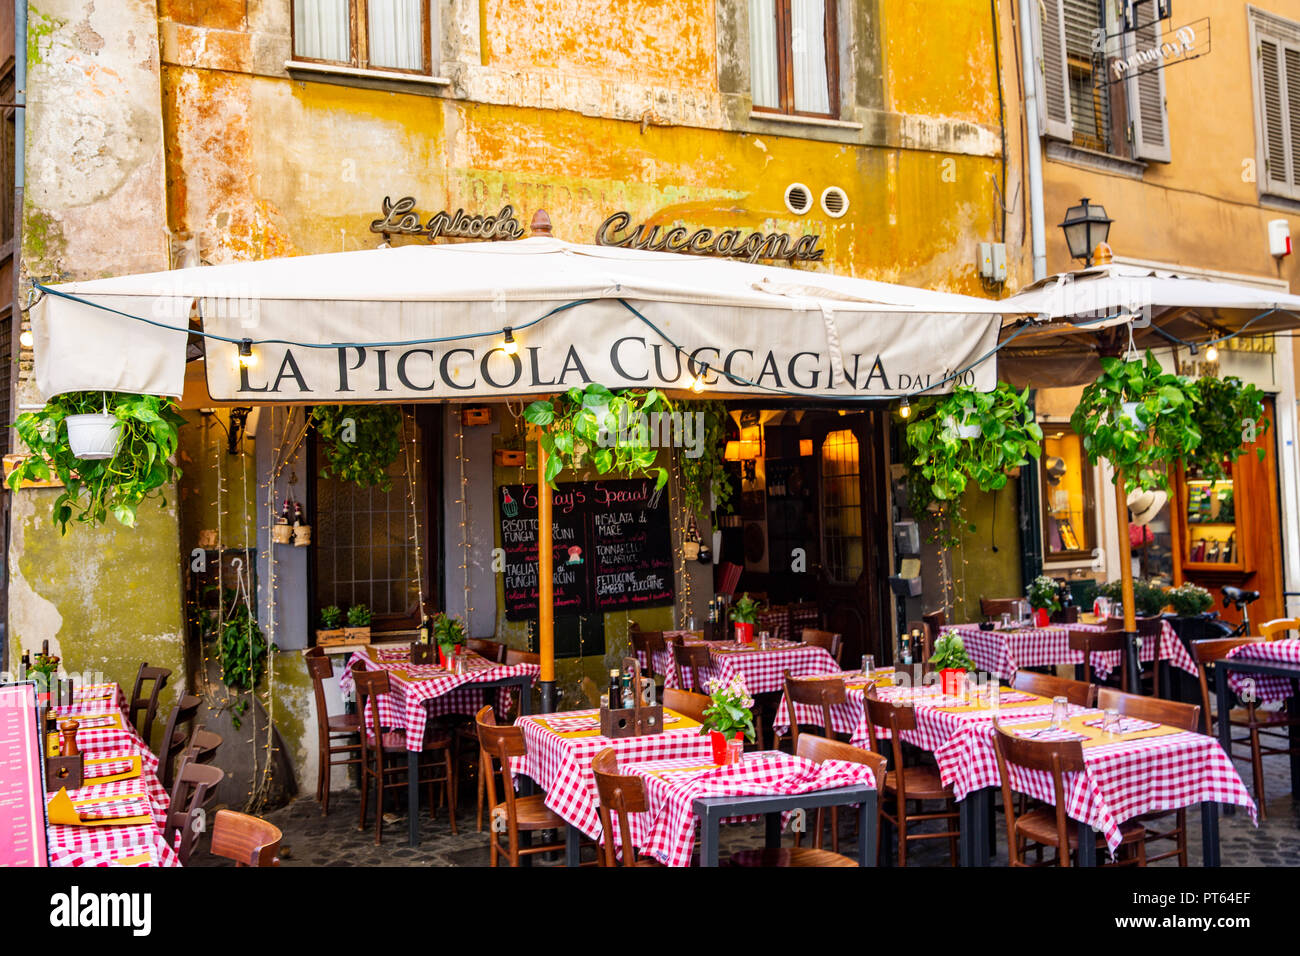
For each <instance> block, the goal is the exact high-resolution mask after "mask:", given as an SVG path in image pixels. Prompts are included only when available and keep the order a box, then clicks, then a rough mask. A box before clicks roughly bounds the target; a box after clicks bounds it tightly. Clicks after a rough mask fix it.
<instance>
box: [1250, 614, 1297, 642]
mask: <svg viewBox="0 0 1300 956" xmlns="http://www.w3.org/2000/svg"><path fill="white" fill-rule="evenodd" d="M1296 630H1300V618H1296V617H1279V618H1274V619H1273V620H1271V621H1265V622H1264V623H1263V624H1261V625H1260V626H1259V633H1260V634H1262V635H1263V636H1264V640H1266V641H1280V640H1284V639H1285V638H1286V637H1287V635H1288V634H1290V632H1292V631H1296Z"/></svg>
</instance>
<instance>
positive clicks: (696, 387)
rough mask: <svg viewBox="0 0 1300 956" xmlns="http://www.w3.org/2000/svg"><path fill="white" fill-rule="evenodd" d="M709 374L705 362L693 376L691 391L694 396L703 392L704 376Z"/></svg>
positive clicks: (707, 365)
mask: <svg viewBox="0 0 1300 956" xmlns="http://www.w3.org/2000/svg"><path fill="white" fill-rule="evenodd" d="M708 374H709V364H708V363H707V362H705V363H704V364H702V365H701V366H700V371H699V372H698V373H697V374H696V376H695V381H693V382H691V391H692V392H694V393H695V394H696V395H698V394H700V392H702V391H704V376H706V375H708Z"/></svg>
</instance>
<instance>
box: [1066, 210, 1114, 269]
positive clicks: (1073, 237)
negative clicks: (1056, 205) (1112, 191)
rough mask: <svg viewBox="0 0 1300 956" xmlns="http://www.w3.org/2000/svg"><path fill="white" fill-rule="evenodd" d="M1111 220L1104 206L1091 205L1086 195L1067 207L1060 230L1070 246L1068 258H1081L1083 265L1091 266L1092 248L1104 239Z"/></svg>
mask: <svg viewBox="0 0 1300 956" xmlns="http://www.w3.org/2000/svg"><path fill="white" fill-rule="evenodd" d="M1112 222H1114V220H1113V219H1111V218H1110V217H1109V216H1107V215H1106V209H1105V207H1103V206H1094V205H1092V204H1091V203H1089V202H1088V198H1087V197H1086V196H1085V197H1084V198H1083V199H1081V200H1079V205H1077V206H1071V207H1070V208H1069V209H1067V210H1066V211H1065V221H1064V222H1062V223H1061V231H1062V232H1064V233H1065V242H1066V245H1068V246H1069V247H1070V258H1071V259H1082V260H1084V265H1085V266H1087V267H1091V266H1092V256H1093V250H1095V249H1096V248H1097V246H1098V245H1100V244H1101V243H1103V242H1105V241H1106V237H1107V236H1109V235H1110V224H1111V223H1112Z"/></svg>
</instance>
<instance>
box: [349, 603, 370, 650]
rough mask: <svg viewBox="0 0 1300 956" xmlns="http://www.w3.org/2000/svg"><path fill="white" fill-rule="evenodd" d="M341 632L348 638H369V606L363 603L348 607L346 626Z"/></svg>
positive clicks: (366, 639) (364, 639)
mask: <svg viewBox="0 0 1300 956" xmlns="http://www.w3.org/2000/svg"><path fill="white" fill-rule="evenodd" d="M343 633H344V634H346V635H347V637H348V639H349V640H353V639H355V640H361V641H369V640H370V608H368V607H366V606H365V605H364V604H354V605H352V606H351V607H350V608H348V626H347V627H346V628H344V630H343Z"/></svg>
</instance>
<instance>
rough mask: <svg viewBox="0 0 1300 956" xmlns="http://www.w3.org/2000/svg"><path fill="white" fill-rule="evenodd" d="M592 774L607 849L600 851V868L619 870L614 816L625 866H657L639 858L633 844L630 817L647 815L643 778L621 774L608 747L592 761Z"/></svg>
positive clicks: (646, 858) (650, 860) (611, 749)
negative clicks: (632, 815)
mask: <svg viewBox="0 0 1300 956" xmlns="http://www.w3.org/2000/svg"><path fill="white" fill-rule="evenodd" d="M591 773H592V775H593V776H594V777H595V778H596V793H597V795H598V796H599V797H600V828H601V832H602V833H604V834H605V845H604V846H602V847H600V848H599V851H598V852H599V854H600V864H601V866H618V865H619V863H618V853H617V851H616V850H615V848H614V821H613V814H615V813H616V814H618V844H619V846H620V847H622V849H623V866H658V864H657V863H656V862H655V861H654V860H652V859H650V858H648V857H642V858H638V857H637V855H636V844H634V843H633V842H632V824H631V822H630V821H629V819H628V814H629V813H644V812H645V811H646V810H647V809H649V808H648V807H647V806H646V802H645V787H644V785H643V784H642V783H641V778H640V777H638V776H635V775H624V774H620V773H619V772H618V758H617V756H615V754H614V748H613V747H606V748H605V749H604V750H601V751H600V752H599V753H597V754H596V756H594V757H592V758H591Z"/></svg>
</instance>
